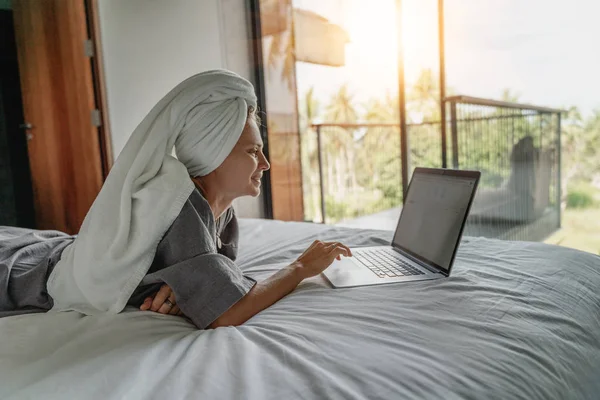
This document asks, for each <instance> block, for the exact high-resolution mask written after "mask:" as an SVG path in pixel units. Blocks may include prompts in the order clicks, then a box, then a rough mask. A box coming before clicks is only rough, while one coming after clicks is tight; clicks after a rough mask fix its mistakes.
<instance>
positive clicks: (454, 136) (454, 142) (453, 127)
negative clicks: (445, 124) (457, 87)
mask: <svg viewBox="0 0 600 400" xmlns="http://www.w3.org/2000/svg"><path fill="white" fill-rule="evenodd" d="M450 130H451V134H452V168H454V169H458V120H457V118H456V102H455V101H451V102H450ZM443 145H444V146H445V145H446V144H445V143H444V144H443Z"/></svg>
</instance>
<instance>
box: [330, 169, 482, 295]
mask: <svg viewBox="0 0 600 400" xmlns="http://www.w3.org/2000/svg"><path fill="white" fill-rule="evenodd" d="M480 175H481V173H480V172H479V171H459V170H451V169H437V168H415V171H414V173H413V176H412V179H411V181H410V184H409V186H408V191H407V194H406V200H405V202H404V206H403V208H402V212H401V213H400V218H399V220H398V224H397V226H396V232H395V233H394V238H393V240H392V243H391V245H389V246H374V247H357V248H351V250H352V255H353V257H342V259H341V260H335V261H334V262H333V263H332V264H331V265H330V266H329V267H328V268H327V269H325V271H323V274H324V276H325V277H326V278H327V280H328V281H329V282H330V283H331V285H332V286H333V287H335V288H344V287H354V286H366V285H381V284H388V283H399V282H413V281H423V280H430V279H442V278H446V277H448V276H450V271H451V270H452V264H453V262H454V257H455V255H456V250H457V249H458V245H459V243H460V239H461V237H462V232H463V229H464V227H465V222H466V220H467V216H468V215H469V210H470V208H471V203H473V197H474V196H475V191H476V190H477V184H478V183H479V177H480Z"/></svg>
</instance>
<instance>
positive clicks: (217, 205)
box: [192, 178, 233, 221]
mask: <svg viewBox="0 0 600 400" xmlns="http://www.w3.org/2000/svg"><path fill="white" fill-rule="evenodd" d="M192 180H193V181H194V184H195V185H196V187H197V188H198V190H199V191H200V193H202V196H204V198H205V199H206V201H207V202H208V205H209V206H210V209H211V211H212V213H213V216H214V217H215V221H216V220H217V219H218V218H219V217H220V216H221V215H223V213H224V212H225V211H227V209H228V208H229V207H231V203H232V202H233V199H227V198H226V197H225V196H221V195H219V194H218V193H216V191H211V190H208V188H207V187H206V186H207V185H205V184H203V182H202V181H200V180H199V179H197V178H192Z"/></svg>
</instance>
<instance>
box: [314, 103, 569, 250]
mask: <svg viewBox="0 0 600 400" xmlns="http://www.w3.org/2000/svg"><path fill="white" fill-rule="evenodd" d="M446 105H447V107H448V108H449V113H447V115H448V116H449V120H448V121H447V122H446V125H445V126H444V127H442V124H441V123H440V122H439V121H433V122H422V123H418V124H415V123H409V124H407V139H408V152H407V153H408V154H402V152H401V147H400V128H399V125H398V124H393V123H364V124H338V123H323V124H314V125H311V126H310V128H309V129H308V131H307V132H306V133H305V134H304V135H303V139H302V146H303V149H302V155H303V180H304V185H303V186H304V199H305V204H304V209H305V219H306V220H309V221H314V222H323V223H336V222H340V221H344V220H351V219H353V218H357V217H362V216H366V215H371V214H376V213H378V212H380V211H384V210H388V209H391V208H396V207H400V206H401V204H402V184H403V182H402V158H403V157H407V165H409V168H410V170H409V171H408V172H409V173H408V176H409V177H410V176H411V174H412V170H413V169H414V167H416V166H423V167H443V166H448V167H450V168H458V169H476V170H480V171H481V172H482V179H481V182H480V187H479V190H478V194H477V196H476V200H475V202H474V205H473V208H472V210H471V215H470V217H469V220H468V223H467V226H466V231H465V234H467V235H475V236H486V237H499V238H506V239H514V240H540V239H542V238H543V237H545V236H547V235H549V234H550V233H552V232H553V231H554V230H555V229H557V228H558V227H559V226H560V116H561V110H555V109H550V108H544V107H536V106H530V105H523V104H515V103H507V102H499V101H493V100H487V99H478V98H473V97H466V96H456V97H450V98H447V99H446ZM447 134H448V135H447ZM446 136H449V138H448V139H449V140H447V138H446ZM447 155H448V156H447ZM446 157H450V160H447V159H446Z"/></svg>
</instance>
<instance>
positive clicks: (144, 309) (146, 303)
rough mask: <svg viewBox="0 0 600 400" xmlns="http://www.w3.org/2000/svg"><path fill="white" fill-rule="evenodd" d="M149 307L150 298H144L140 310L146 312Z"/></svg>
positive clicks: (150, 304) (150, 303)
mask: <svg viewBox="0 0 600 400" xmlns="http://www.w3.org/2000/svg"><path fill="white" fill-rule="evenodd" d="M150 307H152V297H146V298H145V299H144V302H143V303H142V305H141V306H140V310H142V311H146V310H149V309H150Z"/></svg>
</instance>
